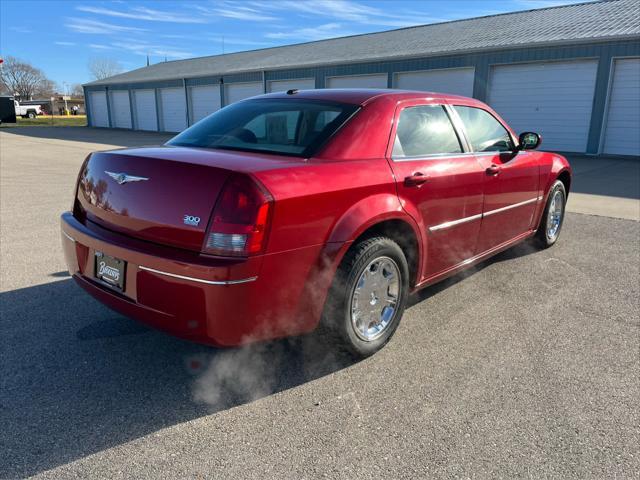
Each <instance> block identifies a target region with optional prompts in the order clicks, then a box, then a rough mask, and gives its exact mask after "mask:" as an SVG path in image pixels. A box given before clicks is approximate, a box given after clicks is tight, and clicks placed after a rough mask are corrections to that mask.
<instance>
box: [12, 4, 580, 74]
mask: <svg viewBox="0 0 640 480" xmlns="http://www.w3.org/2000/svg"><path fill="white" fill-rule="evenodd" d="M568 3H576V0H398V1H393V0H390V1H389V0H373V1H365V0H244V1H235V0H228V1H227V0H191V1H189V0H186V1H169V0H163V1H155V2H147V1H120V0H113V1H97V0H84V1H71V0H67V1H54V0H48V1H28V0H1V1H0V56H9V55H12V56H15V57H18V58H21V59H23V60H27V61H29V62H31V63H32V64H33V65H35V66H36V67H39V68H41V69H42V70H43V71H44V72H45V74H46V75H47V76H48V77H49V78H51V79H52V80H53V81H55V82H57V83H58V84H62V82H67V83H69V84H73V83H84V82H87V81H89V80H90V76H89V72H88V69H87V64H88V62H89V59H91V58H94V57H108V58H113V59H115V60H117V61H118V62H120V64H121V65H122V67H123V69H124V70H133V69H135V68H139V67H141V66H144V65H145V63H146V56H147V54H149V55H150V57H151V61H152V63H156V62H159V61H164V59H165V57H166V58H167V59H168V60H174V59H178V58H189V57H196V56H204V55H217V54H220V53H223V48H224V52H226V53H230V52H237V51H242V50H254V49H258V48H266V47H272V46H278V45H286V44H292V43H299V42H306V41H311V40H320V39H323V38H331V37H338V36H343V35H353V34H358V33H367V32H375V31H381V30H391V29H394V28H400V27H406V26H411V25H419V24H425V23H435V22H442V21H447V20H456V19H461V18H469V17H475V16H482V15H491V14H495V13H504V12H510V11H517V10H527V9H531V8H541V7H547V6H554V5H562V4H568ZM223 43H224V47H223Z"/></svg>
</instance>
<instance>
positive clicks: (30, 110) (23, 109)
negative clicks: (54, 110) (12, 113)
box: [13, 100, 42, 118]
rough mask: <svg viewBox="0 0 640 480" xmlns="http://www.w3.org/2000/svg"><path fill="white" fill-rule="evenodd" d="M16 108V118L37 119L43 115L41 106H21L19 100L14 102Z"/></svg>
mask: <svg viewBox="0 0 640 480" xmlns="http://www.w3.org/2000/svg"><path fill="white" fill-rule="evenodd" d="M13 104H14V108H15V110H16V116H18V117H22V118H36V117H37V116H38V115H42V106H41V105H20V102H18V101H17V100H14V101H13Z"/></svg>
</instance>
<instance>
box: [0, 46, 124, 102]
mask: <svg viewBox="0 0 640 480" xmlns="http://www.w3.org/2000/svg"><path fill="white" fill-rule="evenodd" d="M88 70H89V73H90V75H91V77H92V79H93V80H102V79H104V78H107V77H111V76H113V75H116V74H118V73H120V72H121V71H122V67H121V66H120V64H119V63H118V62H117V61H116V60H113V59H110V58H93V59H91V60H90V61H89V64H88ZM56 90H58V91H59V90H60V89H59V88H58V87H56V84H55V83H54V82H53V81H52V80H50V79H49V78H47V76H46V75H45V73H44V72H43V71H42V70H41V69H39V68H37V67H34V66H33V65H31V64H30V63H29V62H26V61H24V60H21V59H19V58H16V57H11V56H9V57H6V58H5V59H4V62H3V63H2V64H0V93H2V94H3V95H14V96H16V97H19V98H20V99H21V100H31V99H33V98H41V99H44V98H50V97H52V96H54V95H55V93H56ZM65 93H68V94H70V95H71V96H74V97H78V96H83V95H84V91H83V89H82V85H81V84H80V83H75V84H73V85H72V86H71V91H69V92H65Z"/></svg>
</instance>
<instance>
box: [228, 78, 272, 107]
mask: <svg viewBox="0 0 640 480" xmlns="http://www.w3.org/2000/svg"><path fill="white" fill-rule="evenodd" d="M263 93H264V91H263V90H262V83H258V82H252V83H227V84H226V85H225V86H224V104H225V105H230V104H232V103H235V102H239V101H240V100H244V99H245V98H249V97H254V96H256V95H262V94H263Z"/></svg>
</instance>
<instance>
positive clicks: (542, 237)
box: [535, 180, 567, 248]
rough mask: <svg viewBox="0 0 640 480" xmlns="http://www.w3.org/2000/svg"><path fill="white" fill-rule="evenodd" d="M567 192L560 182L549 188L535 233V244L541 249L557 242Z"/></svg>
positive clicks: (557, 181)
mask: <svg viewBox="0 0 640 480" xmlns="http://www.w3.org/2000/svg"><path fill="white" fill-rule="evenodd" d="M566 203H567V192H566V189H565V187H564V183H562V182H561V181H560V180H556V182H555V183H554V184H553V185H552V186H551V190H550V191H549V197H548V198H547V204H546V205H545V208H544V212H543V214H542V218H541V219H540V225H539V226H538V230H537V231H536V236H535V239H536V242H537V243H538V245H539V246H540V247H542V248H548V247H550V246H551V245H553V244H554V243H556V242H557V241H558V238H559V237H560V230H562V223H563V222H564V212H565V205H566Z"/></svg>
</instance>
